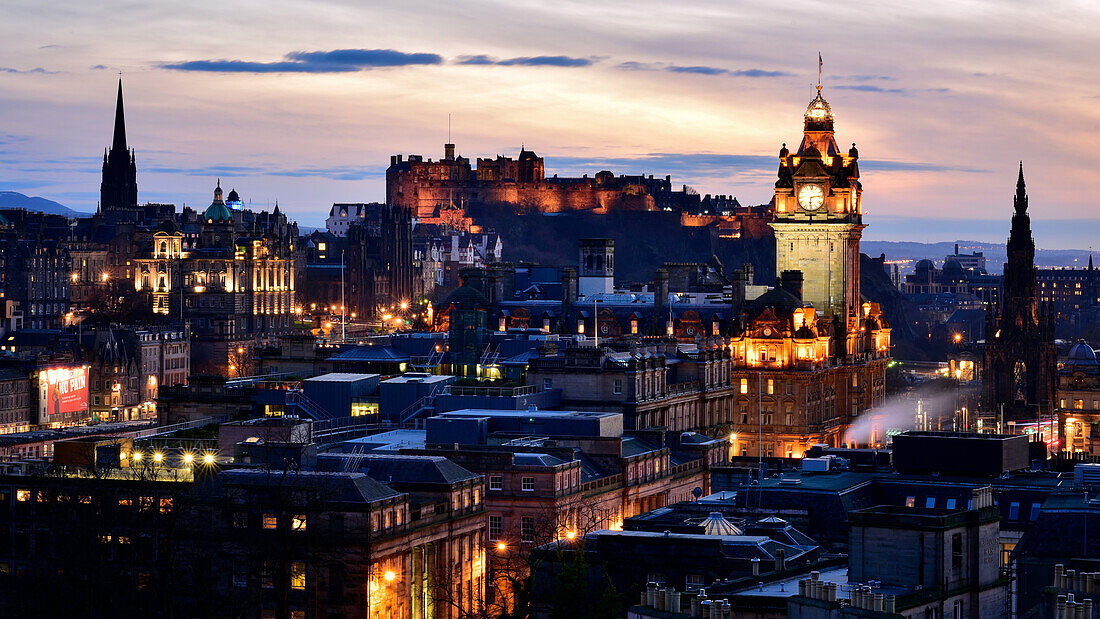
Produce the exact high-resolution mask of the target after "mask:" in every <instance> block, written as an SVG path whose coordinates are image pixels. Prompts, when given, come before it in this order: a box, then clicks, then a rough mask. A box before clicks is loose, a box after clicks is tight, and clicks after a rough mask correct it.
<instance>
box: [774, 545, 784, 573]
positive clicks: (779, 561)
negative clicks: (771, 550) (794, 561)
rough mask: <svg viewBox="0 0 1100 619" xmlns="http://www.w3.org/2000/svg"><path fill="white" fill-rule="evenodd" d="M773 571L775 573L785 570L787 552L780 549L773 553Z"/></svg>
mask: <svg viewBox="0 0 1100 619" xmlns="http://www.w3.org/2000/svg"><path fill="white" fill-rule="evenodd" d="M775 569H776V571H782V570H785V569H787V551H786V550H784V549H782V548H780V549H779V550H777V551H775Z"/></svg>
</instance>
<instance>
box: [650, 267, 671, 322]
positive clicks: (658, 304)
mask: <svg viewBox="0 0 1100 619" xmlns="http://www.w3.org/2000/svg"><path fill="white" fill-rule="evenodd" d="M667 306H668V271H666V270H665V269H657V272H655V273H654V274H653V313H654V314H655V315H654V317H653V319H654V322H655V323H656V324H658V325H664V324H665V321H666V320H668V307H667ZM664 334H665V329H664V328H663V327H662V328H661V335H664Z"/></svg>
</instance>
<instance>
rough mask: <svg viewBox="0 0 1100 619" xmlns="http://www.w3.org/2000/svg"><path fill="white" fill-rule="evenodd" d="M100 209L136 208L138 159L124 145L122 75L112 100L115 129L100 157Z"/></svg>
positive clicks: (124, 124) (104, 210) (112, 210)
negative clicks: (101, 173) (113, 100)
mask: <svg viewBox="0 0 1100 619" xmlns="http://www.w3.org/2000/svg"><path fill="white" fill-rule="evenodd" d="M99 204H100V209H101V210H102V211H103V212H105V213H110V212H114V211H120V210H122V211H124V210H130V209H136V208H137V162H136V161H135V157H134V153H133V151H131V150H130V149H129V147H128V146H127V144H126V115H125V113H124V112H123V108H122V78H121V77H120V78H118V97H117V99H116V100H115V132H114V137H113V139H112V141H111V148H110V150H109V151H108V152H107V154H106V156H105V157H104V158H103V181H102V182H101V183H100V185H99Z"/></svg>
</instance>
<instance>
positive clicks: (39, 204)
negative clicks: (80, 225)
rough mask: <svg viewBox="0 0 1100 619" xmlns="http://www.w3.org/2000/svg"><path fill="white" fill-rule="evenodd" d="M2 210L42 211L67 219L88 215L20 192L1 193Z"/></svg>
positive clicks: (0, 203)
mask: <svg viewBox="0 0 1100 619" xmlns="http://www.w3.org/2000/svg"><path fill="white" fill-rule="evenodd" d="M0 208H24V209H27V210H28V211H41V212H43V213H49V214H51V215H64V216H66V217H80V216H83V215H87V214H88V213H81V212H78V211H74V210H73V209H71V208H69V207H67V206H65V205H64V204H61V203H60V202H54V201H53V200H47V199H46V198H39V197H36V196H27V195H23V194H21V193H19V192H18V191H0Z"/></svg>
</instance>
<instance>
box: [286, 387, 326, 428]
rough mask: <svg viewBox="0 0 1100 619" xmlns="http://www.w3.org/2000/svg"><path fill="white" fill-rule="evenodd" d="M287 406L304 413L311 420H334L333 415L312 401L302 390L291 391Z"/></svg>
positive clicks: (288, 393)
mask: <svg viewBox="0 0 1100 619" xmlns="http://www.w3.org/2000/svg"><path fill="white" fill-rule="evenodd" d="M286 405H287V407H288V408H290V407H294V408H296V409H297V410H300V411H303V412H305V413H306V415H307V416H309V417H310V418H311V419H315V420H322V419H332V418H333V415H332V413H330V412H328V411H327V410H325V409H324V408H322V407H321V406H320V405H319V404H317V403H316V402H314V401H313V400H310V399H309V397H307V396H306V394H305V393H304V392H303V391H302V390H301V389H291V390H290V391H288V392H287V394H286Z"/></svg>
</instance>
